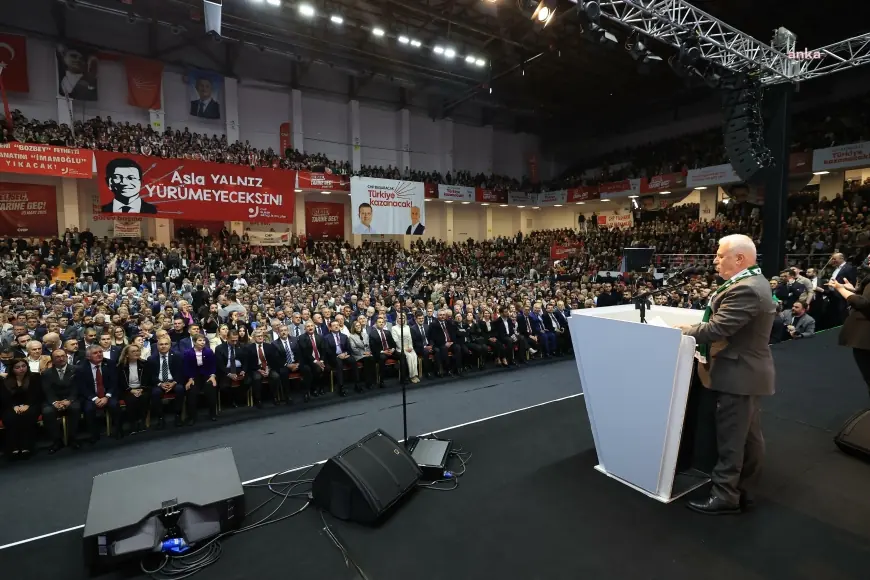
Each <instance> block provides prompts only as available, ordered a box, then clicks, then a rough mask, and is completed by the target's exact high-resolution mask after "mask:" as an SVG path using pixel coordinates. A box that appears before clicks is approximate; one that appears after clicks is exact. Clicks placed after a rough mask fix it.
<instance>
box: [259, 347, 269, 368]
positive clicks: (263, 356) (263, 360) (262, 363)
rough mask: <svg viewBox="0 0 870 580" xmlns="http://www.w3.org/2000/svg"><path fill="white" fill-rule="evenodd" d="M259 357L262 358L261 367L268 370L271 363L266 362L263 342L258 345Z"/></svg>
mask: <svg viewBox="0 0 870 580" xmlns="http://www.w3.org/2000/svg"><path fill="white" fill-rule="evenodd" d="M257 358H259V359H260V368H261V369H263V370H266V368H267V367H268V366H269V365H267V364H266V356H265V355H264V354H263V345H262V344H258V345H257Z"/></svg>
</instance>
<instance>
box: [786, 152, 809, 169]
mask: <svg viewBox="0 0 870 580" xmlns="http://www.w3.org/2000/svg"><path fill="white" fill-rule="evenodd" d="M812 168H813V154H812V152H810V151H798V152H796V153H792V154H791V155H789V156H788V172H789V173H795V174H798V175H800V174H802V173H811V172H812Z"/></svg>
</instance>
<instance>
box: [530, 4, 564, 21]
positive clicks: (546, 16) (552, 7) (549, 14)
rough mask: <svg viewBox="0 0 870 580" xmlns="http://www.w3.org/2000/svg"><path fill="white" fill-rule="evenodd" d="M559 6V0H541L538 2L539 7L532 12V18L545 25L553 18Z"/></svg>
mask: <svg viewBox="0 0 870 580" xmlns="http://www.w3.org/2000/svg"><path fill="white" fill-rule="evenodd" d="M557 8H558V0H541V1H540V2H539V3H538V7H537V8H535V11H534V12H533V13H532V20H534V21H535V22H537V23H538V24H539V25H541V27H545V26H547V25H548V24H549V23H550V21H551V20H553V16H555V15H556V9H557Z"/></svg>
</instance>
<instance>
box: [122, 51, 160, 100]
mask: <svg viewBox="0 0 870 580" xmlns="http://www.w3.org/2000/svg"><path fill="white" fill-rule="evenodd" d="M124 69H125V70H126V72H127V104H128V105H130V106H133V107H139V108H141V109H152V110H155V111H156V110H159V109H162V108H163V105H162V103H161V100H160V96H161V94H162V93H163V89H162V86H163V63H162V62H160V61H157V60H150V59H147V58H139V57H136V56H128V57H126V58H125V59H124Z"/></svg>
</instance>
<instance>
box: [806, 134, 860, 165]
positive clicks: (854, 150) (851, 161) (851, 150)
mask: <svg viewBox="0 0 870 580" xmlns="http://www.w3.org/2000/svg"><path fill="white" fill-rule="evenodd" d="M854 167H870V141H865V142H864V143H852V144H851V145H839V146H837V147H828V148H827V149H816V150H815V151H813V171H831V170H832V169H850V168H854Z"/></svg>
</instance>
